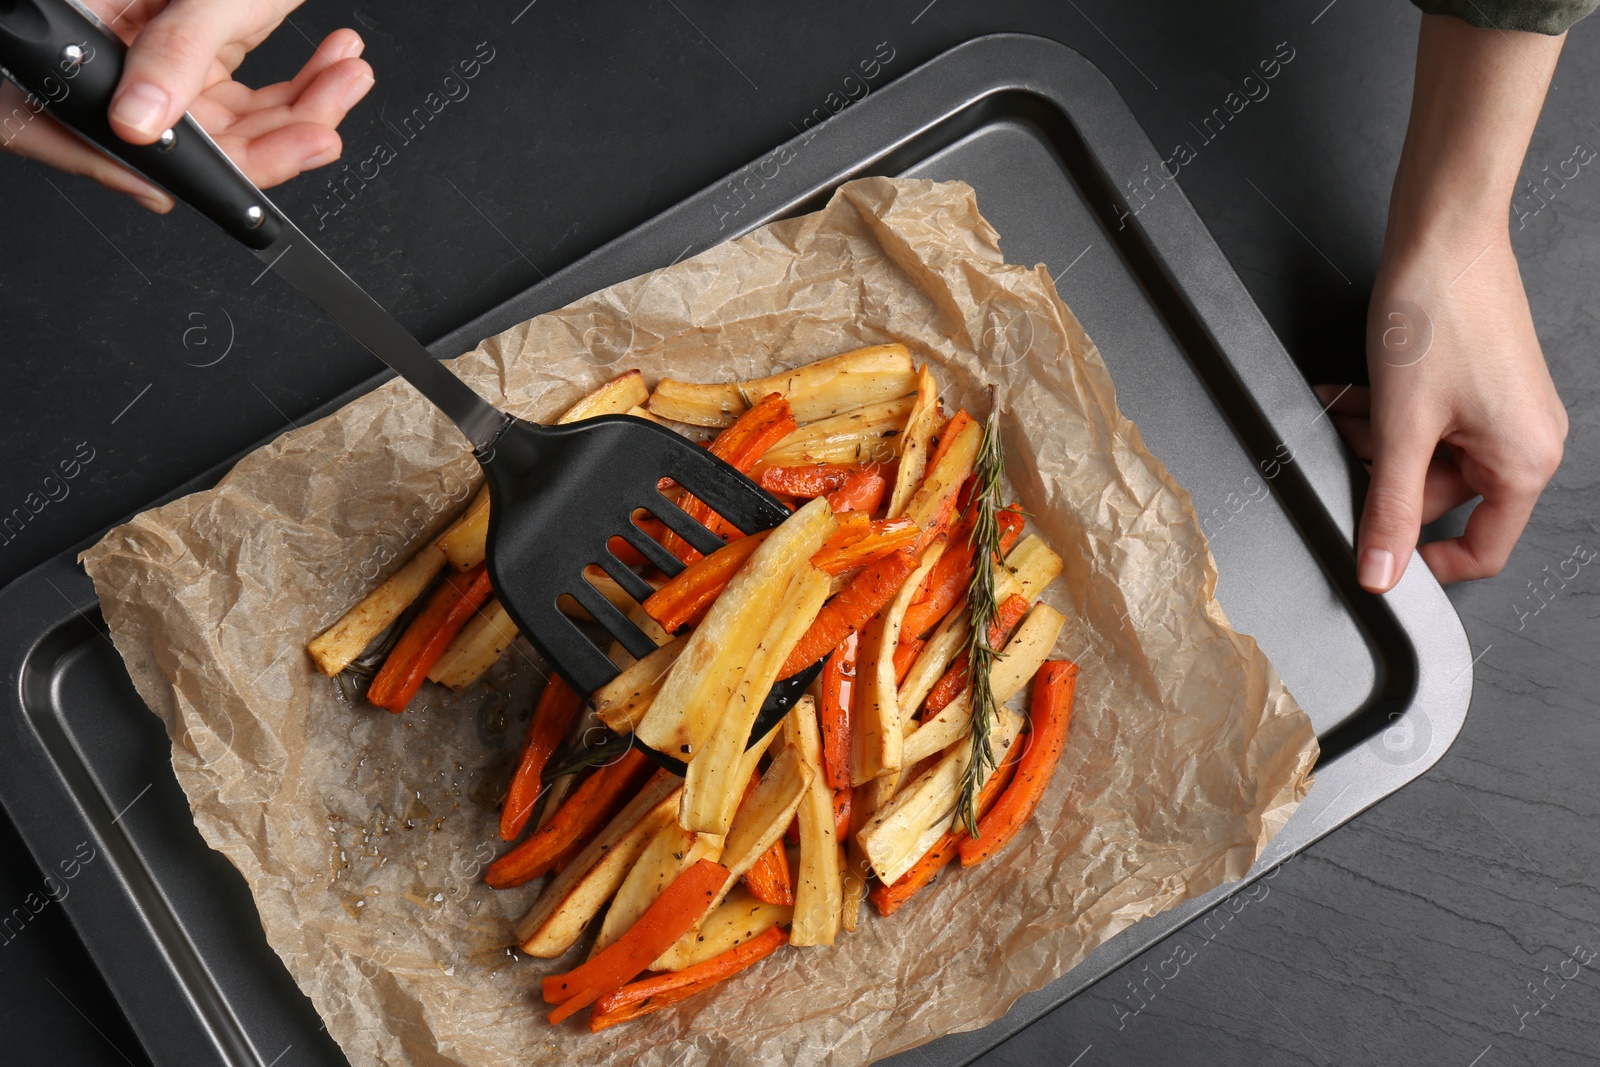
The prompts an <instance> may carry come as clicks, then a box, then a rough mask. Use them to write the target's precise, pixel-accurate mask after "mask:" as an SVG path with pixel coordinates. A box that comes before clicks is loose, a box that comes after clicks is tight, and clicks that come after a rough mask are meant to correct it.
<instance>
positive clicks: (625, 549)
mask: <svg viewBox="0 0 1600 1067" xmlns="http://www.w3.org/2000/svg"><path fill="white" fill-rule="evenodd" d="M606 547H607V548H609V549H610V550H611V554H612V555H613V556H616V557H617V558H618V559H620V560H621V561H622V562H623V564H624V565H625V566H628V567H643V566H644V565H645V564H646V563H648V562H649V560H647V559H645V558H644V556H642V555H640V554H639V550H638V549H637V548H634V547H633V546H632V545H630V544H628V542H626V541H624V540H623V539H622V538H620V537H613V538H612V539H611V540H609V541H607V542H606Z"/></svg>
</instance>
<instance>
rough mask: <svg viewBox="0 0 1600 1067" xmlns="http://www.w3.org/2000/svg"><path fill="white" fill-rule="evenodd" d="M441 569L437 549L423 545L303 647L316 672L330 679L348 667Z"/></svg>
mask: <svg viewBox="0 0 1600 1067" xmlns="http://www.w3.org/2000/svg"><path fill="white" fill-rule="evenodd" d="M444 565H445V555H444V552H443V551H441V550H440V549H439V546H438V545H434V544H428V545H424V546H423V547H422V549H421V550H420V551H419V552H418V553H417V554H416V555H415V556H412V557H411V560H410V562H408V563H407V564H406V565H405V566H403V567H401V568H400V569H399V570H397V571H395V572H394V573H393V574H391V575H389V577H387V578H385V579H384V580H383V582H382V584H380V585H379V586H378V587H377V588H376V589H374V590H373V591H372V592H370V593H368V594H367V595H366V596H364V597H362V598H361V602H360V603H359V604H357V605H356V606H355V607H353V608H351V609H350V610H349V611H347V612H346V613H345V616H344V618H342V619H340V620H339V621H338V622H336V623H334V624H333V625H332V626H331V627H329V628H328V629H327V630H325V631H323V633H322V635H321V636H320V637H318V638H317V639H316V640H314V641H312V642H311V644H310V645H308V646H306V647H307V650H308V651H309V652H310V653H311V659H312V660H313V661H314V662H315V663H316V665H317V669H318V670H320V671H321V672H322V673H323V674H326V675H327V676H328V677H330V678H331V677H333V676H334V675H335V674H338V673H339V672H340V671H342V670H344V669H345V668H346V667H348V666H350V663H351V661H352V660H354V659H355V658H356V657H357V656H359V655H361V652H362V650H363V649H365V648H366V647H367V646H368V645H369V644H371V643H372V639H373V638H374V637H377V636H378V635H379V634H381V633H383V631H385V630H387V629H388V628H389V627H390V626H391V625H393V624H394V620H396V619H398V618H399V617H400V615H401V613H402V612H404V611H405V610H406V608H407V607H409V606H410V605H411V602H412V601H414V600H416V599H417V597H419V596H421V595H422V593H423V591H424V590H426V589H427V588H428V586H429V585H430V584H431V583H432V582H433V579H434V576H435V575H437V574H438V573H439V572H440V571H441V570H443V569H444Z"/></svg>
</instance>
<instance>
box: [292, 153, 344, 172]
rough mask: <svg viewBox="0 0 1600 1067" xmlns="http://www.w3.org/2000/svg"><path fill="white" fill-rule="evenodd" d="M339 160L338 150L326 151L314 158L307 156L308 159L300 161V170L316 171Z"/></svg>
mask: <svg viewBox="0 0 1600 1067" xmlns="http://www.w3.org/2000/svg"><path fill="white" fill-rule="evenodd" d="M338 158H339V150H338V149H337V148H328V149H324V150H323V151H321V152H318V153H317V154H316V155H314V156H307V157H306V158H304V159H302V160H301V161H300V169H301V170H316V169H317V168H318V167H326V166H327V165H328V164H329V163H332V162H333V161H334V160H336V159H338Z"/></svg>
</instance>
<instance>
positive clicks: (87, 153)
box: [0, 82, 173, 215]
mask: <svg viewBox="0 0 1600 1067" xmlns="http://www.w3.org/2000/svg"><path fill="white" fill-rule="evenodd" d="M23 100H24V96H23V94H22V91H21V90H19V89H18V88H17V87H16V86H14V85H11V84H10V83H9V82H8V83H6V84H5V85H4V87H3V88H0V113H7V112H9V113H11V114H17V113H18V112H21V113H22V114H29V110H28V109H27V108H26V105H25V104H24V103H23ZM6 135H7V136H6V140H5V142H4V147H5V148H6V149H8V150H10V151H11V152H14V153H15V154H17V155H19V156H23V157H26V158H28V159H36V160H38V161H39V162H41V163H46V164H49V165H50V166H52V167H55V168H56V169H57V170H62V171H66V172H67V173H68V174H81V175H83V176H84V177H86V178H91V179H93V180H94V181H97V182H99V183H100V184H101V185H103V186H105V187H106V188H107V189H112V190H115V191H116V192H119V193H126V194H128V195H129V196H131V197H133V198H134V199H135V200H137V201H138V202H139V203H140V204H142V205H143V206H144V207H146V208H149V209H150V210H151V211H154V212H155V213H156V214H158V215H164V214H166V213H167V212H168V211H171V210H172V205H173V200H172V197H170V196H168V195H167V194H166V193H165V192H163V191H162V190H161V189H158V188H157V187H156V186H154V185H151V184H150V183H149V182H147V181H145V180H144V179H143V178H141V177H139V176H138V175H137V174H135V173H134V172H133V171H131V170H129V169H128V168H126V167H124V166H122V165H121V164H120V163H117V162H116V161H115V160H113V159H111V157H109V156H107V155H105V154H104V153H102V152H99V151H97V150H95V149H93V148H90V147H89V146H88V145H86V144H84V143H83V142H82V141H80V140H78V138H76V137H74V136H73V135H72V134H70V133H68V132H67V131H66V130H65V129H63V128H62V126H61V124H60V123H58V122H56V120H55V119H53V118H51V117H50V116H49V115H46V114H42V113H41V114H35V115H33V116H32V117H31V118H29V119H28V120H27V122H26V124H25V125H23V126H21V128H19V129H17V130H16V132H14V133H13V132H11V130H10V129H9V128H8V129H7V131H6Z"/></svg>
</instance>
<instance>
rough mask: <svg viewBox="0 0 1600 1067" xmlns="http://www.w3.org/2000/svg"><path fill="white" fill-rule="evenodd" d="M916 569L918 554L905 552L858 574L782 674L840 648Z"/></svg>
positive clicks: (817, 621)
mask: <svg viewBox="0 0 1600 1067" xmlns="http://www.w3.org/2000/svg"><path fill="white" fill-rule="evenodd" d="M916 569H917V557H916V556H915V555H913V554H912V553H910V552H905V551H901V552H896V553H895V554H894V555H892V556H885V557H883V558H882V559H880V560H878V561H877V562H875V563H873V564H871V565H869V566H868V567H867V568H866V569H865V570H863V571H862V572H861V573H860V574H858V575H856V576H855V578H853V579H852V580H851V582H850V584H849V585H847V586H845V587H844V589H843V590H841V591H840V593H839V595H838V596H836V597H834V598H833V599H832V600H830V601H828V602H827V603H826V604H824V605H823V607H822V610H821V611H819V612H818V613H817V617H816V618H815V619H814V620H812V623H811V627H810V628H809V629H808V630H806V632H805V635H804V636H803V637H801V638H800V641H799V643H798V644H796V645H795V646H794V649H793V650H792V651H791V652H790V653H789V658H788V659H786V660H785V661H784V663H783V668H782V669H781V670H780V671H779V672H778V677H779V678H787V677H789V675H791V674H793V673H795V672H796V671H798V670H802V669H804V668H806V667H809V666H810V665H811V664H813V663H815V662H817V660H819V659H821V658H822V657H823V656H826V655H827V654H828V653H830V652H832V651H833V650H834V649H836V648H838V647H839V642H841V641H843V640H844V639H845V638H846V637H848V636H849V635H850V634H852V633H854V632H855V631H856V630H859V629H861V627H862V626H864V625H866V622H867V620H868V619H870V618H872V617H873V616H874V615H876V614H877V613H878V611H879V610H880V609H881V608H882V607H883V606H884V605H885V604H887V603H888V602H889V601H890V599H891V598H893V596H894V595H895V593H896V592H898V591H899V589H900V587H901V586H902V585H904V584H905V581H906V579H907V578H909V577H911V572H912V571H914V570H916Z"/></svg>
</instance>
